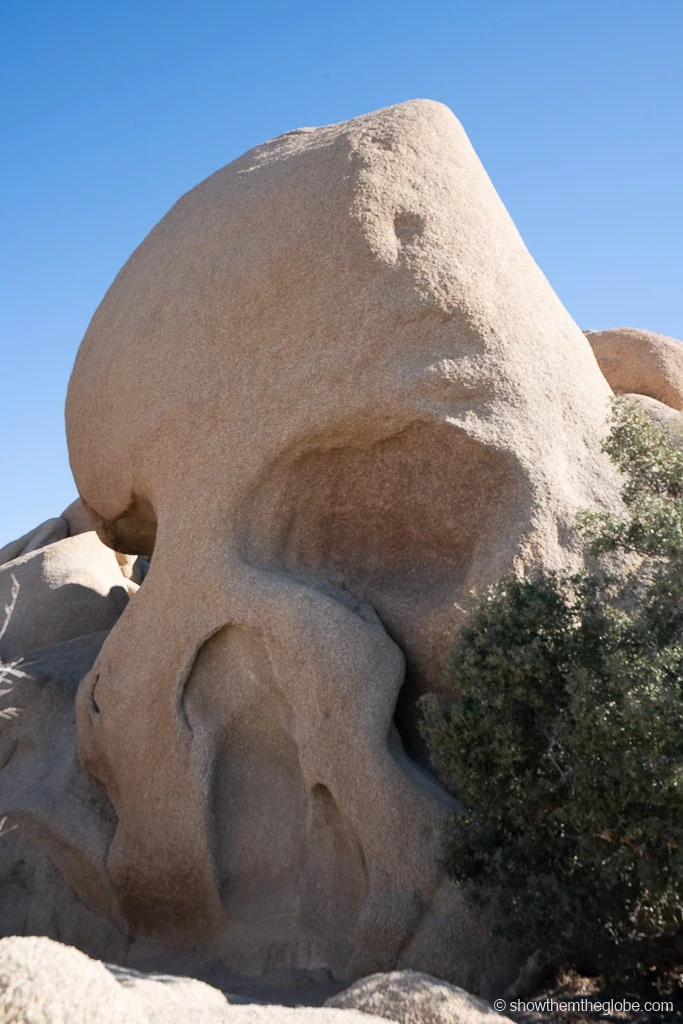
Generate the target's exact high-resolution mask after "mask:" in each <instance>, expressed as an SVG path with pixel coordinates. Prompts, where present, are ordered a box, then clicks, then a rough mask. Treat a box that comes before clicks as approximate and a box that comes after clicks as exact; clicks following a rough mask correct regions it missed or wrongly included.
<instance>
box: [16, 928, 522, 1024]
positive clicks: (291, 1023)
mask: <svg viewBox="0 0 683 1024" xmlns="http://www.w3.org/2000/svg"><path fill="white" fill-rule="evenodd" d="M107 967H109V970H107ZM240 1004H242V1005H240ZM370 1004H372V1006H373V1007H375V1008H376V1009H374V1010H372V1009H371V1008H370ZM394 1013H395V1014H396V1015H395V1016H393V1014H394ZM387 1020H389V1021H390V1022H394V1024H489V1022H491V1024H493V1021H498V1022H501V1024H505V1021H507V1020H508V1018H507V1017H502V1016H500V1015H499V1014H497V1013H496V1014H494V1012H493V1010H491V1008H490V1007H488V1006H487V1005H486V1004H485V1003H482V1002H481V1001H480V1000H478V999H473V998H472V997H471V996H469V995H468V994H467V993H466V992H461V991H460V990H458V989H454V988H453V986H450V985H446V984H444V983H442V982H439V981H438V980H437V979H436V978H429V977H428V976H426V975H418V974H414V973H413V972H405V973H401V972H395V973H394V974H391V975H389V976H388V977H387V978H386V979H384V978H377V977H374V978H368V979H366V981H364V982H361V983H360V984H359V985H355V986H353V987H352V988H351V989H350V990H349V991H348V993H346V992H345V993H342V994H341V996H338V997H337V998H336V999H332V1000H328V1003H327V1004H326V1006H324V1007H320V1008H313V1007H306V1006H298V1007H296V1008H293V1007H284V1006H278V1005H259V1004H258V1003H252V1004H248V1005H244V1000H241V999H236V998H235V997H234V996H227V998H226V995H225V994H224V993H223V992H221V991H219V990H218V989H216V988H212V987H211V986H209V985H205V984H203V983H202V982H199V981H195V980H194V979H192V978H183V977H175V976H171V975H154V974H151V975H150V974H143V973H140V972H134V971H125V970H122V969H120V968H118V967H114V966H112V965H105V964H102V963H100V962H98V961H96V960H91V959H90V958H89V957H87V956H85V955H84V954H83V953H81V952H79V951H78V950H76V949H72V948H69V947H68V946H64V945H61V944H60V943H58V942H52V941H51V940H50V939H46V938H33V937H25V938H17V937H14V938H6V939H1V940H0V1024H385V1022H386V1021H387Z"/></svg>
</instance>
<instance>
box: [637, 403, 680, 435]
mask: <svg viewBox="0 0 683 1024" xmlns="http://www.w3.org/2000/svg"><path fill="white" fill-rule="evenodd" d="M624 400H625V401H627V402H628V403H629V405H631V406H634V407H635V408H637V409H640V410H641V412H644V413H645V415H646V416H649V417H650V419H651V420H654V422H655V423H657V424H658V426H660V427H664V429H665V430H667V431H668V432H669V433H670V434H671V435H672V437H674V438H676V439H677V440H679V441H683V412H679V411H678V410H677V409H672V408H671V406H670V405H664V403H663V402H658V401H657V399H656V398H648V396H647V395H624Z"/></svg>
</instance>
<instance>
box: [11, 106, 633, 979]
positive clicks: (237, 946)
mask: <svg viewBox="0 0 683 1024" xmlns="http://www.w3.org/2000/svg"><path fill="white" fill-rule="evenodd" d="M610 395H611V391H610V388H609V386H608V384H607V383H606V381H605V379H604V377H603V375H602V374H601V372H600V370H599V368H598V365H597V363H596V360H595V357H594V356H593V353H592V351H591V347H590V345H589V343H588V341H587V340H586V338H585V337H584V335H583V333H582V332H581V331H580V330H579V328H578V327H577V326H576V324H575V323H574V322H573V321H572V319H571V317H570V316H569V314H568V313H567V311H566V310H565V309H564V307H563V306H562V304H561V303H560V301H559V300H558V299H557V297H556V296H555V294H554V293H553V291H552V289H551V288H550V286H549V284H548V282H547V281H546V279H545V278H544V276H543V274H542V273H541V271H540V270H539V269H538V267H537V266H536V265H535V263H534V262H533V260H532V259H531V257H530V255H529V253H528V252H527V250H526V248H525V246H524V244H523V242H522V240H521V238H520V236H519V234H518V232H517V231H516V229H515V227H514V225H513V223H512V222H511V220H510V218H509V216H508V214H507V213H506V211H505V209H504V207H503V205H502V203H501V202H500V199H499V198H498V196H497V194H496V192H495V190H494V189H493V187H492V185H491V183H490V181H489V179H488V178H487V176H486V173H485V171H484V170H483V168H482V166H481V164H480V163H479V160H478V159H477V157H476V154H475V153H474V151H473V149H472V147H471V145H470V143H469V141H468V140H467V137H466V135H465V133H464V131H463V129H462V128H461V126H460V125H459V124H458V122H457V121H456V120H455V118H454V117H453V115H452V114H451V113H450V111H448V110H447V109H446V108H445V107H443V106H441V105H439V104H436V103H431V102H427V101H415V102H411V103H406V104H401V105H399V106H396V107H392V108H389V109H387V110H382V111H379V112H377V113H374V114H369V115H367V116H364V117H360V118H357V119H355V120H353V121H349V122H346V123H344V124H341V125H333V126H328V127H325V128H319V129H306V130H302V131H298V132H292V133H288V134H286V135H284V136H281V137H279V138H277V139H274V140H272V141H271V142H268V143H265V144H264V145H262V146H258V147H257V148H256V149H254V150H252V151H250V152H249V153H247V154H246V155H245V156H243V157H241V158H240V159H239V160H237V161H235V162H234V163H233V164H231V165H229V166H228V167H226V168H224V169H223V170H221V171H218V172H217V173H216V174H215V175H213V176H212V177H211V178H209V179H207V180H206V181H205V182H203V183H202V184H200V185H199V186H197V188H196V189H194V190H193V191H192V192H190V193H188V194H187V195H186V196H184V197H183V198H182V199H181V200H180V201H179V202H178V203H177V204H176V206H175V207H174V208H173V209H172V210H171V211H170V213H169V214H168V215H167V216H166V217H165V218H164V219H163V220H162V221H161V222H160V223H159V224H158V225H157V227H156V228H154V230H153V231H152V232H151V233H150V235H149V236H148V237H147V238H146V239H145V240H144V241H143V243H142V244H141V246H140V247H139V248H138V249H137V250H136V252H135V253H134V254H133V256H132V257H131V259H130V260H129V262H128V263H127V264H126V266H125V267H124V268H123V270H122V271H121V272H120V274H119V275H118V277H117V279H116V281H115V282H114V284H113V285H112V287H111V289H110V290H109V292H108V293H107V295H106V296H105V298H104V300H103V302H102V304H101V306H100V308H99V309H98V311H97V312H96V314H95V316H94V318H93V321H92V323H91V325H90V327H89V329H88V332H87V334H86V337H85V339H84V341H83V344H82V346H81V349H80V351H79V354H78V357H77V360H76V364H75V367H74V371H73V375H72V379H71V383H70V386H69V395H68V400H67V429H68V437H69V447H70V455H71V461H72V466H73V469H74V474H75V477H76V482H77V484H78V488H79V491H80V494H81V497H82V501H83V509H84V510H85V513H86V516H87V522H88V523H92V524H93V525H95V526H96V527H97V531H98V534H99V536H100V538H101V540H102V541H104V542H105V543H106V544H108V545H109V546H111V547H112V548H113V549H115V550H117V551H121V552H124V553H127V554H129V555H135V554H142V555H145V556H149V555H150V554H151V553H152V551H153V552H154V558H153V565H152V569H151V571H150V573H149V576H148V577H147V578H146V580H145V582H144V584H143V585H142V587H141V588H140V590H139V591H138V592H137V593H135V594H134V595H133V598H132V600H131V601H130V603H129V604H128V606H127V607H126V610H125V614H124V615H122V616H121V618H119V619H118V620H117V621H116V623H115V624H114V626H113V628H112V629H111V630H110V632H109V634H108V636H107V638H106V640H105V642H104V645H103V646H102V649H101V651H100V652H99V654H98V655H97V657H96V659H95V661H94V663H93V664H92V667H91V668H89V670H88V671H87V672H86V674H85V678H84V679H83V681H82V682H81V684H80V687H79V691H78V698H77V744H78V755H79V759H80V764H81V767H82V768H83V769H85V772H84V774H86V773H87V776H86V777H87V778H88V779H89V780H90V781H91V782H92V783H93V784H94V785H95V784H96V785H98V787H99V788H98V794H99V795H98V800H101V801H102V803H101V804H98V805H97V806H103V807H108V808H109V813H110V817H108V818H106V828H105V829H104V832H105V833H106V829H108V828H110V829H111V830H112V832H113V835H110V836H109V835H108V836H107V839H108V840H110V841H107V842H106V843H103V842H100V840H99V839H98V840H97V842H94V841H93V842H94V845H93V847H92V851H93V852H92V856H93V857H96V858H100V857H101V853H102V850H103V849H104V851H105V853H104V863H103V866H102V865H101V864H100V861H99V860H98V861H97V865H96V871H95V873H94V874H93V875H92V877H100V874H99V873H100V872H102V873H103V874H104V875H105V880H104V882H103V883H102V885H101V887H100V888H101V891H102V893H104V896H105V902H106V905H107V907H108V908H109V909H107V910H105V911H102V909H101V906H100V905H98V906H99V909H97V913H98V914H100V915H101V916H102V917H104V918H106V919H107V920H108V921H111V922H114V923H115V924H116V927H117V928H118V929H119V933H120V934H123V935H126V936H128V938H129V940H130V943H132V945H133V946H134V945H135V944H136V943H140V942H147V941H149V942H158V943H167V944H177V945H181V944H186V945H187V946H188V947H189V948H192V949H193V950H195V951H196V952H197V955H200V954H204V955H206V957H207V958H209V957H210V958H214V959H217V960H219V961H220V962H221V963H223V964H225V965H226V966H227V967H229V968H230V970H233V971H235V972H238V973H242V974H244V975H248V974H252V975H253V974H259V973H265V972H269V971H270V972H277V971H315V970H319V969H321V968H325V969H327V970H329V971H330V972H331V974H332V975H333V976H334V977H335V978H338V979H342V980H344V979H346V980H351V979H353V978H355V977H359V976H362V975H364V974H367V973H370V972H373V971H378V970H387V969H391V968H394V967H397V966H398V967H402V968H413V969H420V970H426V971H429V972H431V973H434V974H436V975H439V976H441V977H446V978H448V979H449V980H451V981H453V982H456V983H457V984H459V985H462V986H464V987H465V988H468V989H474V990H478V991H485V992H486V991H491V990H493V989H495V988H502V987H504V986H505V985H506V984H508V983H509V981H510V980H511V979H512V977H514V975H515V972H516V968H517V966H518V954H517V952H516V951H515V950H511V949H509V948H507V947H505V946H504V945H503V944H502V943H501V942H499V941H495V940H494V939H492V937H491V929H490V922H489V921H487V920H484V919H482V918H481V917H480V915H478V914H477V913H475V912H474V911H472V910H471V909H469V908H467V907H466V906H465V905H464V903H463V901H462V899H461V897H460V895H459V893H458V892H457V890H456V889H455V888H454V887H453V886H452V885H451V884H450V883H449V882H448V881H447V880H446V879H445V878H444V875H443V870H442V868H441V866H440V863H439V847H440V828H441V824H442V822H443V821H444V819H445V817H446V816H448V815H449V814H450V813H452V812H453V810H457V807H456V805H455V804H454V802H453V801H452V800H451V799H450V798H449V797H447V795H446V794H445V793H444V792H443V791H442V790H441V789H440V787H439V786H438V785H437V784H436V783H435V781H434V780H433V779H432V778H431V777H430V776H429V775H428V774H427V773H426V772H425V771H424V770H422V768H421V767H420V766H419V765H418V763H417V761H418V760H419V759H420V756H421V752H420V749H419V746H418V744H417V742H416V738H415V737H416V729H415V700H416V698H417V697H418V696H419V695H420V694H421V693H423V692H425V691H428V690H435V689H438V688H439V687H440V686H441V685H442V671H443V663H444V659H445V656H446V653H447V651H448V648H449V646H450V644H451V642H452V640H453V638H454V636H455V634H456V632H457V630H458V628H459V626H460V625H461V624H462V622H463V621H464V617H465V615H466V611H467V607H468V604H469V602H470V601H471V592H472V589H473V588H475V589H479V590H480V589H481V588H483V587H484V586H485V585H486V584H488V583H489V582H491V581H493V580H495V579H496V578H498V577H499V576H500V575H501V574H502V573H503V572H504V571H507V570H509V569H511V568H516V569H517V570H518V571H520V572H523V571H526V570H528V569H530V568H531V567H533V566H534V565H545V566H548V567H555V566H557V567H559V566H565V565H574V564H578V563H579V562H580V560H581V556H582V547H581V541H580V538H579V537H578V536H577V534H576V531H575V528H574V521H575V515H576V512H577V510H578V509H579V508H582V507H584V506H586V505H595V504H602V505H603V506H604V505H608V506H613V505H614V503H615V502H616V494H617V481H616V478H615V475H614V474H613V472H612V469H611V467H610V464H609V462H608V460H607V458H606V456H605V455H604V454H603V453H602V451H601V442H602V439H603V436H604V432H605V422H606V413H607V405H608V400H609V397H610ZM82 536H86V537H87V536H89V535H88V534H87V533H86V534H83V535H82ZM72 539H78V538H72ZM64 543H69V540H61V541H59V542H57V543H56V544H55V545H53V547H55V548H58V547H59V546H60V545H61V544H64ZM42 550H43V551H49V548H43V549H42ZM41 557H43V556H41ZM15 564H16V563H15ZM8 728H10V729H13V728H15V724H14V723H9V724H8ZM72 735H73V734H72ZM72 754H73V752H72ZM79 785H80V783H79ZM0 810H1V808H0ZM84 851H85V853H84V855H85V857H86V859H87V857H88V855H89V854H88V848H87V847H85V846H84ZM71 862H72V863H73V864H74V865H77V864H78V860H77V858H75V857H73V858H72V861H71ZM60 870H61V869H60ZM69 885H70V886H71V887H72V888H73V890H74V892H76V891H77V892H79V893H82V894H83V895H82V901H83V902H84V903H87V904H88V906H89V907H90V908H91V909H93V902H92V897H91V896H89V895H88V893H89V892H90V891H91V890H90V888H88V885H84V884H83V883H79V881H78V879H77V878H72V879H71V880H70V881H69ZM58 922H59V912H58V911H56V918H55V922H54V925H53V927H54V929H55V930H56V929H57V928H58ZM114 923H112V925H111V927H114ZM85 940H87V936H84V937H83V938H82V939H81V938H79V939H78V940H77V941H78V942H79V944H83V945H85ZM73 941H76V940H73Z"/></svg>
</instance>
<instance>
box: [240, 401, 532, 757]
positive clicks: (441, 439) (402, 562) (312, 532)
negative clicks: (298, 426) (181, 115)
mask: <svg viewBox="0 0 683 1024" xmlns="http://www.w3.org/2000/svg"><path fill="white" fill-rule="evenodd" d="M522 490H523V484H522V474H521V473H520V471H519V466H518V464H517V463H516V461H515V460H514V458H513V457H511V456H510V455H509V453H507V452H505V451H504V450H502V449H500V448H495V449H494V448H493V447H489V446H486V445H484V444H482V443H481V442H479V441H477V440H474V439H473V438H472V437H470V436H468V434H467V433H465V432H464V431H463V430H462V429H461V428H459V427H458V426H456V425H455V424H453V423H450V422H437V423H434V422H419V421H417V422H414V423H411V424H409V425H408V426H406V427H404V428H403V429H401V430H399V431H397V432H395V433H393V434H391V435H390V436H388V437H385V438H384V439H381V440H378V441H374V442H373V443H367V442H365V443H364V439H363V435H362V434H361V435H360V436H358V437H356V438H354V439H352V440H349V439H348V438H345V439H344V441H343V442H342V441H339V442H337V443H335V441H334V440H333V439H329V438H328V439H325V440H322V439H321V440H320V441H318V442H313V443H311V442H309V443H308V445H307V448H306V450H305V451H304V452H293V453H290V454H288V456H286V457H284V458H282V459H280V460H279V461H278V463H277V464H276V465H275V466H274V467H272V468H271V469H270V471H269V472H268V473H267V474H265V475H264V477H263V479H262V480H261V481H260V483H259V484H258V485H257V486H256V487H255V488H254V489H253V490H252V491H251V494H250V496H249V499H248V502H247V504H246V506H245V508H244V509H243V512H242V516H241V521H242V524H243V527H242V530H243V533H242V548H243V552H244V555H245V557H246V558H247V560H249V561H254V562H259V563H261V564H262V563H264V562H265V563H266V564H268V565H269V566H271V567H272V568H275V569H279V570H281V571H286V572H289V573H295V574H297V575H300V574H304V575H306V576H308V577H310V578H311V580H312V581H315V582H316V583H318V584H319V583H320V582H322V581H324V582H325V583H326V584H329V585H331V586H332V587H334V588H335V589H336V590H337V591H339V592H342V593H348V594H349V595H352V597H353V598H355V599H357V600H358V601H361V602H363V603H367V604H369V605H371V606H372V607H373V608H374V609H375V611H376V612H377V614H378V615H379V616H380V618H381V620H382V623H383V625H384V626H385V628H386V630H387V633H388V634H389V635H390V636H391V638H392V639H393V640H395V641H396V642H397V643H398V645H399V646H400V647H401V649H402V650H403V652H404V653H405V654H406V656H407V667H406V681H405V684H404V686H403V688H402V691H401V695H400V697H399V701H398V705H397V709H396V724H397V727H398V729H399V733H400V734H401V738H402V740H403V743H404V746H405V747H406V751H407V752H408V753H409V754H410V755H411V756H412V757H414V758H415V759H417V760H418V761H420V762H423V763H424V750H423V745H422V742H421V740H420V737H419V734H418V731H417V726H416V713H415V701H416V698H417V696H418V695H419V693H421V692H424V691H425V690H426V689H433V688H435V687H436V688H438V687H439V686H440V684H441V678H440V674H441V672H442V671H443V664H444V659H445V657H446V654H447V650H448V646H449V644H450V643H451V642H452V641H453V639H454V638H455V631H456V624H457V623H458V622H459V621H460V620H461V617H462V608H463V606H464V605H466V604H467V603H468V601H469V593H468V591H469V587H470V586H471V579H472V578H473V576H474V575H475V574H476V576H477V578H479V579H480V578H481V569H482V565H483V564H485V563H487V562H488V561H489V560H490V559H491V558H493V557H495V550H494V548H495V538H496V537H499V536H500V535H501V533H503V534H504V533H505V532H507V533H508V534H509V533H510V531H511V529H514V528H515V525H516V523H515V511H516V509H517V508H520V506H521V497H522ZM451 625H452V630H451V629H450V626H451ZM437 666H438V667H437Z"/></svg>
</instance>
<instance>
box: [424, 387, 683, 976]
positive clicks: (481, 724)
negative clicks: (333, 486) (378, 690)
mask: <svg viewBox="0 0 683 1024" xmlns="http://www.w3.org/2000/svg"><path fill="white" fill-rule="evenodd" d="M605 449H606V451H608V453H609V454H610V456H611V457H612V459H613V460H614V461H615V463H616V464H617V465H618V466H619V468H620V469H621V470H622V471H624V473H625V474H626V483H625V486H624V492H623V496H624V502H625V507H626V514H625V515H624V517H623V518H619V517H616V516H611V515H608V514H605V513H595V512H592V513H585V514H584V515H583V517H582V520H583V529H584V530H585V531H586V533H587V534H588V536H589V538H590V539H591V541H592V546H593V550H594V551H595V552H596V554H600V553H605V552H632V553H634V554H635V556H642V557H636V558H635V559H634V558H633V557H632V559H631V561H632V563H633V562H634V561H635V563H636V565H635V568H634V567H633V565H632V567H631V569H630V570H628V571H627V570H624V569H622V571H621V573H620V574H616V573H615V572H614V570H612V571H609V570H608V567H607V564H606V559H605V558H604V557H602V556H601V557H600V558H599V560H598V563H597V564H598V568H596V569H593V570H591V571H585V572H583V573H580V574H576V575H568V574H561V573H549V572H545V573H541V574H539V575H537V576H536V577H535V578H533V579H518V578H515V577H508V578H506V579H504V580H502V581H501V582H500V583H498V584H497V585H495V586H493V587H491V588H490V589H489V590H488V592H487V593H486V595H485V596H484V599H483V601H482V602H481V603H480V604H479V606H478V607H477V608H475V610H474V611H473V613H472V615H471V618H470V621H469V625H468V626H467V628H465V629H464V630H463V631H462V633H461V635H460V637H459V638H458V640H457V642H456V644H455V646H454V648H453V651H452V655H451V658H450V662H449V666H448V675H449V680H450V682H451V684H452V687H453V690H454V692H455V694H456V695H457V696H456V697H455V699H453V700H451V701H444V700H440V699H437V698H435V697H433V696H431V697H426V698H423V701H422V713H423V722H422V728H423V733H424V736H425V738H426V740H427V742H428V744H429V747H430V750H431V754H432V760H433V763H434V766H435V769H436V771H437V773H438V774H439V776H440V777H441V778H442V780H443V781H444V782H445V784H446V785H447V786H448V788H449V789H450V790H451V792H453V793H454V794H455V795H456V796H457V797H458V798H459V800H460V801H461V803H462V804H463V805H464V808H465V810H464V812H463V813H462V814H460V815H457V816H456V817H454V819H453V820H452V821H451V822H450V824H449V827H448V832H447V836H446V846H445V862H446V866H447V869H448V871H449V873H450V875H451V876H452V877H453V878H454V879H455V880H456V881H457V882H459V883H460V884H461V885H462V886H463V887H464V890H465V893H466V894H467V896H468V897H469V898H470V899H471V900H473V901H474V902H478V903H482V902H486V903H491V904H492V906H493V907H494V908H496V910H497V913H498V916H499V919H500V921H501V925H500V928H499V930H500V932H501V934H503V935H504V936H505V937H507V938H509V939H511V940H513V941H516V942H518V943H520V944H522V945H523V946H526V947H527V948H529V949H536V948H540V949H543V950H545V951H547V952H548V953H549V954H550V955H551V956H552V957H553V958H554V959H555V960H556V961H558V962H561V963H565V964H571V963H572V962H574V963H575V962H576V961H577V957H578V956H580V955H582V954H583V953H585V951H586V950H600V949H603V950H604V949H605V948H607V949H611V950H615V949H616V947H619V946H621V947H622V948H624V947H626V946H628V945H629V944H632V943H635V942H637V941H638V940H641V942H640V946H639V947H637V948H640V949H641V951H642V946H643V943H642V940H643V939H644V938H645V937H647V938H648V940H652V939H655V940H657V939H660V938H661V937H663V936H667V935H671V934H672V933H674V932H676V931H677V929H679V928H680V925H681V922H682V921H683V908H682V906H681V892H682V886H681V881H682V878H683V728H682V724H683V572H681V570H682V568H683V565H682V562H683V451H682V450H681V449H680V448H679V447H677V445H676V444H675V443H674V442H673V441H672V440H671V438H670V437H669V435H668V434H666V433H665V432H664V431H663V429H662V428H659V427H657V426H655V425H654V424H652V423H651V422H650V421H649V420H648V419H646V418H645V416H644V414H642V413H640V412H637V411H635V410H634V409H632V408H630V407H629V406H627V405H625V404H624V403H623V402H622V403H615V411H614V420H613V425H612V430H611V433H610V435H609V438H608V440H607V442H606V445H605Z"/></svg>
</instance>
